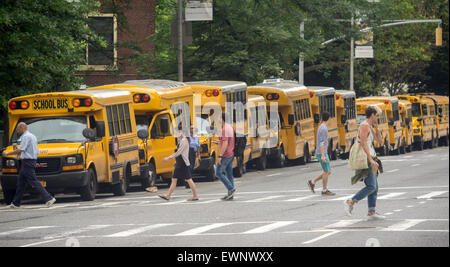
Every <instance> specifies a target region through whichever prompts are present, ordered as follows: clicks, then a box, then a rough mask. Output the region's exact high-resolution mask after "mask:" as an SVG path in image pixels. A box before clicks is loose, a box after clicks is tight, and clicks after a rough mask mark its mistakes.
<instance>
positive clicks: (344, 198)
mask: <svg viewBox="0 0 450 267" xmlns="http://www.w3.org/2000/svg"><path fill="white" fill-rule="evenodd" d="M353 196H354V194H352V195H347V196H345V197H339V198H333V199H329V201H344V200H347V199H351V198H352V197H353Z"/></svg>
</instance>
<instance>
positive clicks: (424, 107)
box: [422, 104, 428, 116]
mask: <svg viewBox="0 0 450 267" xmlns="http://www.w3.org/2000/svg"><path fill="white" fill-rule="evenodd" d="M422 115H423V116H427V115H428V107H427V105H426V104H425V105H422Z"/></svg>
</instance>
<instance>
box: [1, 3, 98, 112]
mask: <svg viewBox="0 0 450 267" xmlns="http://www.w3.org/2000/svg"><path fill="white" fill-rule="evenodd" d="M98 7H99V4H98V2H97V1H93V0H79V1H68V0H40V1H37V0H2V1H1V3H0V33H1V38H0V105H1V110H2V113H3V114H5V112H6V110H7V107H6V106H7V102H8V100H9V99H10V98H12V97H16V96H20V95H25V94H31V93H37V92H43V91H58V90H71V89H75V88H77V87H78V86H79V84H81V80H80V78H78V77H76V76H75V72H76V70H77V67H78V66H79V65H81V64H83V60H84V58H85V57H84V53H85V47H86V44H87V42H95V43H101V44H102V45H105V44H104V43H102V42H101V40H99V39H98V38H97V37H96V36H95V34H94V33H93V32H91V31H90V30H89V29H88V27H87V15H88V14H89V13H91V12H93V11H95V10H97V9H98ZM3 117H4V118H5V116H3Z"/></svg>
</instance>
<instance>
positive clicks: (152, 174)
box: [141, 162, 157, 189]
mask: <svg viewBox="0 0 450 267" xmlns="http://www.w3.org/2000/svg"><path fill="white" fill-rule="evenodd" d="M156 176H157V175H156V167H155V164H153V162H150V163H149V164H148V173H146V174H143V177H141V186H142V189H145V188H148V187H153V186H155V184H156Z"/></svg>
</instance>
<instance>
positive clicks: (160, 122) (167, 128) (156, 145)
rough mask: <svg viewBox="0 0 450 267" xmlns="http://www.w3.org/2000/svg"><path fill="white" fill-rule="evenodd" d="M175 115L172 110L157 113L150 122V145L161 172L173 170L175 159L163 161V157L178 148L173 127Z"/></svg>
mask: <svg viewBox="0 0 450 267" xmlns="http://www.w3.org/2000/svg"><path fill="white" fill-rule="evenodd" d="M172 121H173V116H171V113H170V111H163V112H160V113H157V114H156V115H155V116H154V118H153V121H152V123H151V124H150V138H151V139H150V145H149V146H148V149H150V150H151V153H152V154H153V158H154V159H155V165H156V166H155V167H156V169H157V170H159V172H161V173H167V172H172V171H173V168H174V167H173V165H174V162H175V161H174V159H172V160H169V161H167V162H163V159H164V158H166V157H168V156H170V155H172V154H173V153H174V152H175V150H176V149H177V145H176V141H175V137H174V135H173V127H172Z"/></svg>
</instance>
